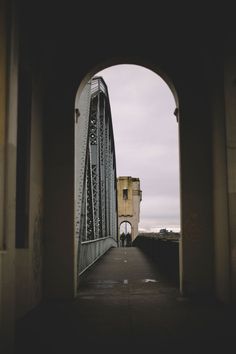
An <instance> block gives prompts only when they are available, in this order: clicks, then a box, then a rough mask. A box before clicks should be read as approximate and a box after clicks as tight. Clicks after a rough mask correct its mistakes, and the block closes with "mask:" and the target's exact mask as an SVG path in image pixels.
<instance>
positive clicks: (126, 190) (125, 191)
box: [123, 188, 128, 200]
mask: <svg viewBox="0 0 236 354" xmlns="http://www.w3.org/2000/svg"><path fill="white" fill-rule="evenodd" d="M123 199H124V200H126V199H128V189H127V188H125V189H123Z"/></svg>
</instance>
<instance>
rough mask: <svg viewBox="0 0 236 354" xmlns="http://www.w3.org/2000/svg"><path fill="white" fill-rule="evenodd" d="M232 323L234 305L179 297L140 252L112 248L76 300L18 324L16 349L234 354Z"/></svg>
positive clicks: (46, 307)
mask: <svg viewBox="0 0 236 354" xmlns="http://www.w3.org/2000/svg"><path fill="white" fill-rule="evenodd" d="M234 322H235V312H233V310H232V308H230V309H229V308H227V306H223V305H219V304H217V303H215V302H209V301H203V300H201V301H200V300H199V301H196V300H190V299H187V298H183V297H181V296H180V293H179V290H178V288H177V287H176V286H175V285H173V284H171V283H170V282H169V281H168V279H167V278H165V276H164V275H163V274H161V273H160V271H159V270H158V267H157V265H156V264H155V263H153V261H152V260H150V259H149V258H147V256H146V255H145V254H144V253H143V252H142V251H141V250H140V249H139V248H136V247H130V248H112V249H110V250H109V251H108V252H107V253H106V255H104V256H103V257H102V258H101V259H100V260H98V261H97V262H96V263H95V264H94V266H92V267H91V268H90V270H88V271H87V272H85V273H84V274H83V275H82V276H81V281H80V285H79V293H78V297H77V298H76V299H75V301H73V302H71V303H67V302H51V303H50V302H48V303H45V304H42V305H41V306H39V307H38V308H37V309H35V310H34V311H32V313H31V314H29V315H28V316H27V317H26V318H25V319H24V320H21V321H20V322H19V323H18V329H17V351H16V352H17V354H18V353H32V354H33V353H34V354H35V353H42V354H44V353H54V352H55V353H58V352H64V353H82V351H80V349H79V348H81V347H82V348H86V350H85V351H84V353H90V352H91V353H92V352H93V353H95V351H98V352H100V351H99V349H101V351H102V352H103V353H108V352H109V353H114V352H116V350H117V351H119V352H120V351H121V350H122V353H131V351H130V350H131V349H128V348H130V347H132V349H133V350H134V351H135V350H138V349H142V351H143V350H145V349H146V350H147V351H152V352H153V351H155V352H156V353H172V352H173V351H175V352H176V351H177V350H178V349H179V350H180V351H181V352H182V353H183V352H184V353H189V354H191V353H195V352H196V353H209V351H207V350H206V348H208V347H209V346H210V349H211V351H213V350H216V349H221V350H222V352H223V351H224V353H229V352H230V351H227V350H228V348H229V345H230V343H232V342H233V338H234V332H235V327H234V326H233V324H234ZM94 350H95V351H94ZM132 352H133V351H132Z"/></svg>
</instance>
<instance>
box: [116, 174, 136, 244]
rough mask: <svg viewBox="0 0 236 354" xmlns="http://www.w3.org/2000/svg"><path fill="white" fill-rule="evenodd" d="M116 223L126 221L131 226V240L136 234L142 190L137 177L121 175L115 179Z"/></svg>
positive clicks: (119, 223)
mask: <svg viewBox="0 0 236 354" xmlns="http://www.w3.org/2000/svg"><path fill="white" fill-rule="evenodd" d="M117 194H118V198H117V200H118V225H119V228H120V226H121V224H122V223H123V222H128V223H129V224H130V226H131V237H132V241H133V240H134V239H135V238H136V237H137V235H138V224H139V218H140V202H141V200H142V191H141V190H140V180H139V178H133V177H130V176H122V177H118V179H117Z"/></svg>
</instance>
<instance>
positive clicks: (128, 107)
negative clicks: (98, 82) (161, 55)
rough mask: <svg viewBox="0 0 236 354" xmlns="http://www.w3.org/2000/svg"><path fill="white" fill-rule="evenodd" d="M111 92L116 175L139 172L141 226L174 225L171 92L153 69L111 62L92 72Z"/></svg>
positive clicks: (176, 164)
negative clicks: (99, 77) (100, 78)
mask: <svg viewBox="0 0 236 354" xmlns="http://www.w3.org/2000/svg"><path fill="white" fill-rule="evenodd" d="M98 75H99V76H102V77H103V79H104V80H105V82H106V84H107V87H108V93H109V98H110V105H111V112H112V120H113V131H114V139H115V150H116V163H117V176H120V175H122V176H125V175H127V176H133V177H139V178H140V183H141V189H142V191H143V200H142V203H141V215H140V217H141V219H140V224H139V227H140V228H148V229H149V230H150V229H151V228H155V227H156V225H157V224H158V220H159V221H160V222H159V224H162V223H166V224H168V225H177V226H178V225H179V214H180V212H179V152H178V149H179V148H178V124H177V122H176V117H175V116H174V110H175V108H176V105H175V100H174V97H173V95H172V93H171V91H170V89H169V87H168V85H167V84H166V83H165V82H164V81H163V80H162V79H161V78H160V77H159V76H158V75H156V74H155V73H154V72H152V71H151V70H149V69H146V68H143V67H140V66H137V65H126V64H123V65H116V66H113V67H110V68H107V69H105V70H103V71H101V72H100V73H98V74H97V76H98ZM166 227H167V225H166Z"/></svg>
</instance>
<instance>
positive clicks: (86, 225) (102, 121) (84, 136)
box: [75, 77, 118, 274]
mask: <svg viewBox="0 0 236 354" xmlns="http://www.w3.org/2000/svg"><path fill="white" fill-rule="evenodd" d="M76 120H77V124H76V129H75V141H76V152H75V166H76V178H75V190H76V210H75V220H76V241H77V249H78V256H77V257H78V262H77V263H78V274H81V273H82V272H83V271H84V270H85V269H87V268H88V267H89V266H90V265H91V264H93V262H94V261H95V260H96V259H98V258H99V257H100V256H101V255H102V254H104V253H105V252H106V251H107V250H108V249H109V248H110V247H114V246H117V235H118V227H117V220H118V216H117V183H116V160H115V145H114V137H113V128H112V117H111V109H110V103H109V96H108V90H107V86H106V84H105V82H104V80H103V79H102V78H101V77H95V78H93V79H92V80H91V81H90V82H89V83H88V84H87V85H86V87H85V88H84V90H83V92H82V93H81V95H80V98H79V101H78V104H77V108H76Z"/></svg>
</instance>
